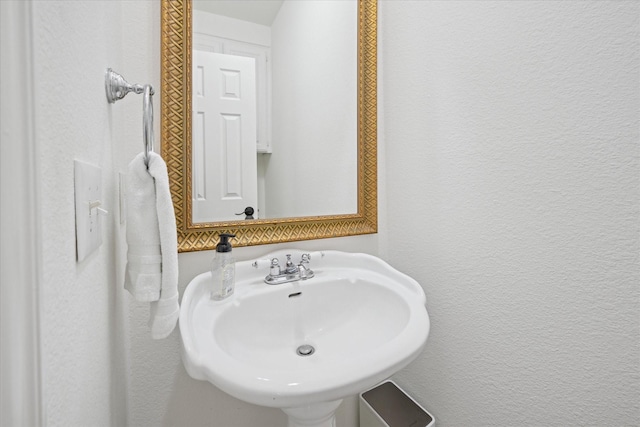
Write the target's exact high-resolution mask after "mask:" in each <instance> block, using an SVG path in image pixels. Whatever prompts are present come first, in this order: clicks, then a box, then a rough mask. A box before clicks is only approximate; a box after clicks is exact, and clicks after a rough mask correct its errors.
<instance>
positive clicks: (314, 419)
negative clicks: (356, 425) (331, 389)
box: [282, 399, 342, 427]
mask: <svg viewBox="0 0 640 427" xmlns="http://www.w3.org/2000/svg"><path fill="white" fill-rule="evenodd" d="M341 403H342V399H340V400H333V401H331V402H322V403H315V404H312V405H308V406H300V407H297V408H283V409H282V410H283V411H284V412H285V414H287V415H288V416H289V425H288V427H336V409H338V406H340V404H341Z"/></svg>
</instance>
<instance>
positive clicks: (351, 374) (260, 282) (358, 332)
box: [180, 250, 429, 427]
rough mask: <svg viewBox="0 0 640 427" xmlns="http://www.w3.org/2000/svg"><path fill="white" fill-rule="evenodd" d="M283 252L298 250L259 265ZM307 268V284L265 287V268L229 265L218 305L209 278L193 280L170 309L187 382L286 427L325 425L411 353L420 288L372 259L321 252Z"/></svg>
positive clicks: (416, 348)
mask: <svg viewBox="0 0 640 427" xmlns="http://www.w3.org/2000/svg"><path fill="white" fill-rule="evenodd" d="M285 254H291V255H292V259H300V257H301V255H302V252H301V251H298V250H291V251H278V252H274V253H271V254H268V255H265V257H264V258H265V259H272V258H279V259H281V260H283V259H285ZM258 264H259V265H263V264H264V263H263V262H260V263H258ZM309 265H310V268H311V269H313V271H314V273H315V276H314V277H313V278H310V279H307V280H299V281H294V282H289V283H283V284H279V285H267V284H265V283H264V278H265V275H267V274H268V273H269V268H268V267H266V268H254V267H252V261H243V262H239V263H237V266H236V289H235V293H234V294H233V295H232V296H231V297H229V298H227V299H225V300H222V301H213V300H211V299H210V298H209V293H210V291H211V282H210V281H211V274H210V273H209V272H207V273H203V274H201V275H199V276H197V277H195V278H194V279H193V280H192V281H191V282H190V283H189V285H188V286H187V288H186V290H185V293H184V296H183V298H182V307H181V309H180V332H181V336H182V343H183V346H182V350H183V351H182V360H183V363H184V365H185V367H186V369H187V372H188V373H189V375H190V376H191V377H193V378H195V379H198V380H205V381H209V382H211V383H212V384H213V385H215V386H216V387H218V388H219V389H221V390H223V391H224V392H226V393H228V394H230V395H232V396H234V397H236V398H238V399H241V400H244V401H246V402H250V403H253V404H257V405H262V406H269V407H276V408H281V409H282V410H283V411H284V412H285V413H287V415H288V417H289V426H290V427H298V426H315V427H331V426H335V416H334V414H335V410H336V409H337V408H338V406H339V405H340V403H341V402H342V399H343V398H345V397H347V396H351V395H355V394H358V393H360V392H362V391H364V390H366V389H368V388H370V387H373V386H374V385H376V384H378V383H379V382H381V381H383V380H385V379H387V378H388V377H390V376H391V375H393V374H394V373H396V372H397V371H398V370H400V369H402V368H403V367H405V366H406V365H407V364H409V363H410V362H411V361H412V360H413V359H415V358H416V357H417V356H418V354H419V353H420V352H421V351H422V349H423V347H424V345H425V343H426V341H427V336H428V334H429V317H428V315H427V310H426V308H425V302H426V300H425V295H424V291H423V290H422V288H421V287H420V285H419V284H418V283H417V282H416V281H415V280H413V279H412V278H410V277H409V276H407V275H405V274H402V273H400V272H398V271H397V270H395V269H393V268H392V267H391V266H389V265H388V264H386V263H385V262H384V261H382V260H380V259H379V258H376V257H373V256H370V255H365V254H352V253H345V252H338V251H324V252H318V253H312V255H311V262H310V264H309Z"/></svg>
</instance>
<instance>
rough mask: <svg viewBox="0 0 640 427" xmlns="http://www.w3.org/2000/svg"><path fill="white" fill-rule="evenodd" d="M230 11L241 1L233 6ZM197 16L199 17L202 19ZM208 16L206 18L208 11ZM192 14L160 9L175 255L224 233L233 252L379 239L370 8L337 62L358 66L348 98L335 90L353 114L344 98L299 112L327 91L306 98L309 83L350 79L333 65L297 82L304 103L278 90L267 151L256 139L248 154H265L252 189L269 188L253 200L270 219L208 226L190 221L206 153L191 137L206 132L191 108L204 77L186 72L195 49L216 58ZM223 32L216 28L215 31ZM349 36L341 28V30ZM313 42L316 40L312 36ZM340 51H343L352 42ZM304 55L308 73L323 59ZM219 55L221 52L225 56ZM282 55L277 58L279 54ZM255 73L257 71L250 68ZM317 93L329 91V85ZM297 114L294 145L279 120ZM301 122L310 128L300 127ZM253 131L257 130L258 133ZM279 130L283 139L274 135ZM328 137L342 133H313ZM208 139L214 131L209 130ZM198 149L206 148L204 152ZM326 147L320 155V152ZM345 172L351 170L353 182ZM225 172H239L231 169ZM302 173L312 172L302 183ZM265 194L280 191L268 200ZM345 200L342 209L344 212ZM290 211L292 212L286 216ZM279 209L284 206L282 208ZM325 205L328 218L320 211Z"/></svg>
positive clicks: (174, 4) (183, 2)
mask: <svg viewBox="0 0 640 427" xmlns="http://www.w3.org/2000/svg"><path fill="white" fill-rule="evenodd" d="M234 3H244V2H243V1H235V2H234ZM265 3H270V2H265ZM282 3H283V5H282V6H280V9H282V8H283V7H284V6H285V4H286V3H294V4H297V6H300V5H302V4H303V3H313V2H312V1H310V0H304V1H301V0H293V1H292V0H284V1H283V2H282ZM317 3H330V4H334V5H335V3H343V2H335V1H333V2H317ZM344 3H346V2H344ZM287 7H288V6H287ZM195 13H196V14H200V13H201V12H195ZM205 13H208V12H206V11H205ZM315 13H316V14H317V13H318V12H315ZM193 14H194V10H193V8H192V4H191V2H190V1H189V0H164V1H163V3H162V29H161V34H162V40H161V62H162V70H161V78H162V82H161V117H162V123H161V133H162V153H163V156H164V158H165V160H166V162H167V168H168V171H169V178H170V181H171V192H172V197H173V201H174V207H175V211H176V222H177V227H178V241H179V244H178V246H179V248H178V249H179V250H180V251H181V252H184V251H194V250H204V249H213V248H214V247H215V244H216V243H217V241H218V235H219V233H223V232H230V233H234V234H236V236H237V237H236V239H235V242H234V243H235V246H247V245H256V244H266V243H280V242H287V241H294V240H308V239H319V238H328V237H339V236H349V235H357V234H368V233H375V232H376V231H377V170H376V168H377V159H376V157H377V146H376V144H377V141H376V137H377V117H376V115H377V108H376V101H377V99H376V98H377V90H376V85H377V76H376V61H377V53H376V52H377V49H376V47H377V46H376V42H377V41H376V37H377V31H376V20H377V11H376V2H375V1H371V0H358V1H357V19H356V17H355V16H354V17H353V18H352V21H353V24H352V25H353V27H354V28H355V29H356V31H355V32H353V36H354V37H356V39H357V43H356V44H354V47H353V48H352V54H351V55H349V54H348V53H347V54H345V55H342V56H343V57H347V58H348V57H349V56H351V57H353V53H354V52H356V51H357V55H356V57H355V60H354V61H352V62H353V65H352V66H353V67H354V68H356V69H357V74H355V71H356V70H353V71H352V73H353V74H354V75H357V79H352V80H353V83H352V87H351V89H345V88H344V87H341V88H340V90H341V91H343V92H345V91H348V92H353V93H354V95H353V96H351V98H352V99H353V102H351V105H350V104H349V98H350V97H349V96H348V95H342V96H341V99H340V100H339V102H335V103H334V104H335V106H334V108H333V109H331V108H326V106H325V108H324V110H323V111H321V110H317V111H311V110H309V108H311V107H307V108H300V104H301V103H304V102H311V104H309V105H311V106H313V105H314V104H318V102H315V100H314V96H320V95H322V92H323V91H322V90H320V91H319V90H317V89H316V90H312V89H313V84H312V83H313V81H315V82H316V83H318V80H320V79H322V78H323V76H324V77H326V75H331V74H330V73H331V72H333V71H335V70H338V71H339V72H340V73H342V74H345V75H348V74H349V71H348V70H347V69H346V67H345V66H336V65H334V66H332V67H331V71H329V70H328V69H321V68H318V67H317V66H316V67H313V66H311V68H312V69H314V70H316V71H318V72H319V74H317V75H316V76H314V77H312V80H306V82H305V80H301V83H299V84H298V85H297V86H296V88H297V89H296V90H295V91H294V92H297V93H299V94H303V95H304V96H303V97H301V98H297V99H296V98H292V95H291V94H288V95H287V94H285V95H282V94H281V92H277V94H276V92H275V90H274V92H273V102H272V105H273V110H272V116H273V118H275V119H276V120H273V121H272V122H268V121H267V120H266V119H265V118H264V116H262V117H263V118H262V123H263V127H266V128H268V127H269V125H271V127H272V128H273V136H274V140H273V143H272V142H271V140H270V139H268V138H262V139H261V138H258V141H257V144H255V143H254V144H255V148H254V153H261V154H254V158H255V159H257V160H256V162H257V163H258V164H259V163H261V162H262V165H258V167H257V169H258V171H260V167H262V170H261V171H260V173H263V174H264V176H263V177H262V178H260V179H263V181H260V179H259V180H258V181H259V183H261V184H260V188H261V190H263V191H264V190H265V189H266V192H263V193H262V196H258V197H259V198H262V199H261V200H259V201H258V204H259V206H261V207H262V209H263V210H264V211H266V212H265V213H264V214H262V213H258V215H257V216H258V219H253V220H235V219H233V218H232V217H229V216H224V217H223V218H221V220H220V221H217V222H214V221H213V219H216V218H215V217H210V218H209V217H206V216H204V217H203V215H201V214H198V215H196V218H195V219H196V220H194V210H197V208H196V209H194V200H195V201H197V200H198V197H199V195H200V192H199V191H200V190H199V187H198V186H200V185H201V184H202V182H201V181H200V182H199V181H198V180H199V179H202V176H203V172H202V170H203V169H201V168H202V164H199V162H200V161H201V159H202V158H203V157H204V156H203V155H202V151H203V150H202V145H201V144H200V145H199V143H198V142H196V141H198V139H197V138H198V135H196V134H197V133H198V132H201V130H202V129H203V128H202V127H199V124H198V121H197V117H195V119H194V116H197V114H198V113H197V111H196V113H193V114H192V108H191V107H192V106H194V105H195V102H194V101H193V100H194V98H195V97H197V96H198V85H199V84H200V83H201V80H199V79H200V76H199V75H198V74H197V72H196V71H195V70H197V67H196V68H194V69H192V65H194V63H195V62H197V61H199V59H196V60H195V61H194V56H196V55H197V53H194V54H193V55H192V47H193V48H197V47H199V48H200V49H199V50H205V51H206V50H207V49H209V50H210V51H213V50H215V49H214V47H209V48H208V47H207V46H206V42H207V40H205V42H204V43H203V37H202V33H203V30H202V28H203V27H202V17H199V18H197V19H198V21H197V22H196V21H194V20H193V18H194V15H193ZM276 19H278V18H276ZM323 25H325V26H327V27H329V28H334V27H335V28H338V27H339V25H338V23H337V20H336V19H333V20H330V19H325V20H324V22H323ZM220 26H221V25H218V27H220ZM307 26H308V25H307ZM196 27H197V28H198V30H197V32H196V34H195V35H194V33H193V30H194V29H196ZM347 30H348V29H345V31H347ZM204 31H208V30H204ZM278 31H280V30H278ZM314 34H317V31H316V32H315V33H314ZM211 37H214V38H215V37H216V36H215V34H214V35H212V36H211ZM289 37H290V36H289ZM223 38H224V37H223ZM277 38H278V36H277V35H274V37H273V41H274V44H273V45H271V48H272V49H274V50H275V49H280V48H276V47H275V40H276V39H277ZM212 40H213V39H210V40H208V42H211V43H210V44H211V45H212V46H213V45H214V43H213V42H212ZM214 41H215V40H214ZM342 44H344V45H345V46H346V45H349V43H348V42H345V43H342ZM336 46H337V45H336ZM355 46H357V50H355ZM228 48H229V47H226V48H225V49H228ZM234 48H237V46H235V47H234ZM337 49H338V48H337V47H335V48H333V49H329V52H330V53H332V54H330V55H328V56H329V57H332V56H340V55H337V54H336V51H337ZM197 50H198V49H196V52H197ZM309 51H310V53H311V54H312V55H310V56H307V57H306V58H305V60H304V61H303V63H304V64H306V65H307V66H309V65H311V64H312V61H313V60H314V57H315V58H316V60H317V59H320V58H322V54H321V52H320V51H319V47H316V48H313V49H309ZM220 52H221V53H222V51H220ZM278 52H282V50H279V51H278ZM274 55H275V52H274ZM240 56H242V55H240ZM245 56H251V55H245ZM297 56H300V54H297ZM279 57H280V58H284V57H285V55H284V54H279ZM324 62H326V60H325V61H324ZM251 64H253V66H255V62H252V63H251ZM304 64H303V65H304ZM200 68H202V67H200ZM227 68H228V67H227ZM274 74H275V73H274ZM306 78H308V77H306ZM278 79H280V80H287V81H291V80H292V79H293V78H292V76H291V75H284V77H282V78H281V77H276V76H274V77H273V80H272V83H273V86H274V87H276V86H282V84H281V83H276V82H277V81H278ZM331 79H332V80H334V81H335V80H336V77H335V75H333V76H331ZM293 80H295V79H293ZM342 80H344V81H348V79H347V78H343V79H341V82H342ZM321 86H322V85H321ZM208 87H210V85H209V86H208ZM242 87H246V86H242ZM322 87H326V84H325V85H324V86H322ZM347 87H348V86H347ZM192 91H193V92H192ZM324 92H327V93H328V92H329V91H328V90H325V91H324ZM193 94H195V95H193ZM334 98H335V97H334ZM278 99H285V100H286V102H281V103H280V104H278V101H277V100H278ZM312 101H313V102H312ZM192 103H193V104H192ZM325 104H326V103H325ZM295 105H298V110H299V111H298V112H300V113H305V112H306V115H304V114H301V115H300V116H299V117H297V118H296V121H300V122H303V123H302V124H301V126H300V127H299V128H300V129H298V130H297V132H294V133H293V136H291V137H290V136H288V135H287V134H286V133H284V130H289V129H290V128H294V126H289V125H287V123H286V122H283V121H282V120H281V119H277V117H282V116H287V115H289V116H290V115H291V114H292V111H293V112H294V113H297V112H296V111H295V109H292V108H293V107H294V106H295ZM302 105H304V104H302ZM287 109H288V110H287ZM350 109H351V110H352V111H353V112H352V113H349V110H350ZM276 110H282V111H276ZM332 110H336V111H338V114H334V115H333V116H332V117H331V114H332V113H335V111H332ZM283 111H284V112H283ZM259 117H260V115H258V118H257V119H256V122H259V121H260V120H261V119H260V118H259ZM305 120H306V122H304V121H305ZM336 120H338V122H336ZM258 127H259V126H257V125H256V128H258ZM276 127H278V128H279V130H277V131H276V130H275V128H276ZM280 128H281V129H282V131H281V130H280ZM324 128H327V129H336V128H340V129H342V133H338V134H323V133H322V132H319V130H320V131H322V130H323V129H324ZM349 129H351V130H349ZM208 134H211V132H210V131H209V133H208ZM318 134H320V136H318ZM267 135H268V134H267ZM276 135H277V138H276ZM194 136H195V139H194ZM287 138H289V139H291V140H294V141H295V144H293V145H286V143H285V142H282V141H284V140H285V139H287ZM201 139H202V138H201ZM333 142H336V143H337V145H336V146H334V147H331V143H333ZM204 144H211V141H210V138H205V142H204ZM278 144H281V145H280V146H279V145H278ZM349 144H351V149H349ZM204 146H205V147H207V145H204ZM323 148H325V149H326V151H324V152H323V151H322V149H323ZM278 150H280V151H278ZM349 150H351V151H349ZM269 152H270V153H269ZM298 153H301V154H302V155H301V157H296V156H297V154H298ZM323 157H326V158H328V159H330V163H327V164H322V163H321V162H320V159H321V158H323ZM284 159H287V160H288V161H289V162H292V163H293V164H294V165H295V166H296V167H299V168H298V169H296V168H294V167H292V166H291V164H289V166H287V164H286V163H280V162H281V161H284ZM340 159H343V160H344V164H340V163H339V160H340ZM350 166H353V167H352V172H351V174H350V175H349V172H348V170H349V168H350ZM199 168H200V169H199ZM228 169H232V170H235V168H228ZM204 170H206V168H205V169H204ZM274 171H275V172H283V171H284V172H286V173H281V175H285V178H284V179H282V178H280V181H277V180H274V181H273V183H272V182H271V180H270V178H269V176H270V175H274V173H273V172H274ZM343 171H347V174H346V175H344V176H342V175H340V173H341V172H343ZM307 172H311V173H310V174H309V175H302V174H303V173H307ZM338 172H340V173H338ZM199 174H200V175H199ZM287 174H288V175H287ZM334 175H335V176H334ZM332 179H333V180H332ZM299 183H303V184H304V185H303V186H301V187H295V186H293V185H294V184H296V185H297V184H299ZM270 188H271V189H273V188H276V189H281V190H282V191H280V192H278V191H274V190H271V191H270V190H269V189H270ZM331 191H333V192H334V194H335V197H332V193H331ZM269 193H272V194H277V195H278V196H282V197H281V199H283V200H284V201H282V200H281V201H276V200H275V199H274V198H273V197H271V198H270V197H269ZM349 194H350V196H349ZM344 195H346V196H344ZM349 197H351V202H349V201H348V200H349ZM342 199H345V200H347V202H346V203H342V202H341V200H342ZM265 201H266V202H265ZM315 202H317V203H316V207H315V208H312V206H313V204H314V203H315ZM287 203H289V206H288V207H287ZM280 205H282V206H283V207H282V208H281V206H280ZM327 206H328V207H329V208H330V209H326V207H327ZM265 207H266V208H265ZM298 207H303V208H304V209H299V208H298ZM305 209H307V210H305ZM269 211H271V212H273V213H274V214H273V215H274V216H275V217H273V218H271V215H268V214H267V213H268V212H269ZM235 213H237V212H235ZM265 217H266V218H265Z"/></svg>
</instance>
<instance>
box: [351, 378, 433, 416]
mask: <svg viewBox="0 0 640 427" xmlns="http://www.w3.org/2000/svg"><path fill="white" fill-rule="evenodd" d="M434 426H435V419H434V418H433V416H431V414H430V413H428V412H427V411H426V410H425V409H424V408H423V407H422V406H420V405H419V404H418V403H417V402H416V401H415V400H413V399H412V398H411V397H409V396H408V395H407V394H406V393H405V392H404V391H402V390H401V389H400V388H399V387H398V386H397V385H396V384H395V383H394V382H393V381H385V382H383V383H382V384H379V385H377V386H376V387H374V388H372V389H371V390H368V391H365V392H363V393H360V427H434Z"/></svg>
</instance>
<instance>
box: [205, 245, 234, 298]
mask: <svg viewBox="0 0 640 427" xmlns="http://www.w3.org/2000/svg"><path fill="white" fill-rule="evenodd" d="M232 237H236V235H235V234H227V233H222V234H220V243H218V245H217V246H216V254H215V257H214V258H213V262H212V263H211V277H212V279H213V288H212V290H211V299H213V300H216V301H219V300H222V299H225V298H227V297H228V296H230V295H231V294H233V290H234V288H235V284H236V262H235V260H234V259H233V256H232V255H231V243H230V242H229V239H230V238H232Z"/></svg>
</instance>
